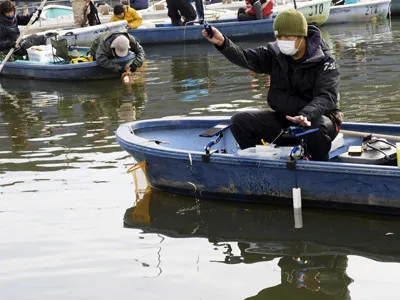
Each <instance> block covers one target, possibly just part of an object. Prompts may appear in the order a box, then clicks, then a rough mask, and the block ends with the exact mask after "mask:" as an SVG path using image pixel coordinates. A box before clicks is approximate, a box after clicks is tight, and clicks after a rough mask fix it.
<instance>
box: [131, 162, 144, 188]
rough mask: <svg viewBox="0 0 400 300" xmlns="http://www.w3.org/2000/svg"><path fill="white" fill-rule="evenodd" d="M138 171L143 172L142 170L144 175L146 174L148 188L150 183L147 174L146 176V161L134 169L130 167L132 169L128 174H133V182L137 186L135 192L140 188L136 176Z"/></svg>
mask: <svg viewBox="0 0 400 300" xmlns="http://www.w3.org/2000/svg"><path fill="white" fill-rule="evenodd" d="M138 169H141V170H142V172H143V174H144V178H145V179H146V183H147V186H148V185H149V182H148V180H147V174H146V161H140V162H138V163H136V164H134V165H133V166H132V167H130V168H129V169H128V170H127V171H126V173H132V176H133V182H134V184H135V190H138V188H139V185H138V181H137V175H136V171H137V170H138Z"/></svg>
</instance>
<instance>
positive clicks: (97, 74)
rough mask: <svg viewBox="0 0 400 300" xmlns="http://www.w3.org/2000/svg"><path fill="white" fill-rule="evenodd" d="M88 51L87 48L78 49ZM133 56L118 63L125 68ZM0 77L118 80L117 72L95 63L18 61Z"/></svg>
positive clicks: (5, 68) (56, 79) (10, 65)
mask: <svg viewBox="0 0 400 300" xmlns="http://www.w3.org/2000/svg"><path fill="white" fill-rule="evenodd" d="M76 49H81V50H82V49H84V50H87V51H88V50H89V48H79V47H77V48H76ZM134 57H135V56H134V54H133V53H132V54H130V55H128V56H127V57H124V58H119V59H118V63H119V64H121V65H122V66H125V65H126V64H127V63H129V62H130V61H132V60H133V59H134ZM1 77H13V78H30V79H43V80H52V81H73V80H79V81H82V80H98V79H106V78H118V77H120V74H119V73H118V72H112V71H111V70H108V69H106V68H103V67H100V66H98V65H97V63H96V61H93V62H84V63H78V64H44V63H38V62H29V61H20V62H7V63H6V64H5V65H4V67H3V70H2V72H1Z"/></svg>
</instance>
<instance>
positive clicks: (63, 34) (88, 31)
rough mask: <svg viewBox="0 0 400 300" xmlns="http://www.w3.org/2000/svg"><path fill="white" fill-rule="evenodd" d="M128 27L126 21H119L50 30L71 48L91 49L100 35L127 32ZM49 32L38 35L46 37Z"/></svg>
mask: <svg viewBox="0 0 400 300" xmlns="http://www.w3.org/2000/svg"><path fill="white" fill-rule="evenodd" d="M126 25H127V22H126V21H117V22H109V23H105V24H100V25H94V26H88V27H83V28H65V29H58V30H50V32H54V31H56V32H57V33H58V36H57V38H58V39H66V40H67V41H68V45H69V46H80V47H90V46H91V45H92V42H93V40H94V39H95V38H96V37H97V36H98V35H99V34H102V33H103V32H106V31H123V30H126ZM48 32H49V31H44V32H40V33H38V35H44V34H46V33H48Z"/></svg>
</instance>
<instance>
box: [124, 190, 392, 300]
mask: <svg viewBox="0 0 400 300" xmlns="http://www.w3.org/2000/svg"><path fill="white" fill-rule="evenodd" d="M138 198H139V199H138V200H137V202H136V204H135V205H134V206H133V207H130V208H128V209H127V210H126V212H125V215H124V224H125V226H126V227H129V228H137V229H141V230H142V231H143V233H145V234H157V235H163V236H166V237H172V238H195V237H202V238H207V239H208V241H209V243H210V244H211V245H212V246H213V247H215V248H218V249H221V251H222V253H223V256H224V259H222V260H212V262H214V263H223V264H227V265H236V264H254V263H262V262H268V261H274V260H278V263H277V266H278V267H279V268H280V272H281V282H280V284H279V285H276V286H271V287H267V288H265V289H263V290H262V291H260V292H256V291H254V294H256V296H253V297H250V298H248V299H270V298H269V297H272V298H274V297H278V296H279V295H280V296H281V297H283V296H286V297H288V298H287V299H291V297H295V296H296V297H297V299H350V292H349V289H348V287H349V285H350V284H351V283H352V282H353V280H355V278H350V277H349V275H347V273H346V270H347V264H348V257H349V256H354V255H356V256H361V257H365V258H368V259H372V260H376V261H382V262H400V251H399V249H400V248H399V247H400V239H399V237H398V236H396V235H394V234H393V233H396V234H397V233H399V232H400V222H398V220H397V218H391V217H383V216H375V215H371V214H370V215H365V214H343V213H338V212H332V211H325V212H324V213H321V211H317V210H315V211H314V210H310V209H308V210H306V211H305V212H304V215H303V219H304V223H305V225H304V227H303V228H302V229H294V224H293V212H292V209H290V208H288V209H284V208H282V207H279V208H275V207H268V206H265V205H263V206H257V205H252V206H250V207H249V206H248V205H245V204H231V203H224V202H214V201H204V200H198V199H192V198H186V197H177V196H174V195H171V194H168V193H165V192H160V191H155V190H153V191H152V190H151V189H149V188H147V189H146V190H145V191H144V192H141V193H138ZM160 259H161V260H162V258H160ZM246 299H247V298H246ZM283 299H286V298H283Z"/></svg>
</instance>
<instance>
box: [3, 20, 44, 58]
mask: <svg viewBox="0 0 400 300" xmlns="http://www.w3.org/2000/svg"><path fill="white" fill-rule="evenodd" d="M33 14H34V13H31V14H29V15H16V16H15V18H14V19H13V20H10V19H8V18H6V17H5V16H4V15H2V16H0V51H8V50H10V49H11V48H12V47H14V46H15V42H16V41H17V39H18V37H19V34H20V31H19V29H18V25H21V26H24V25H27V24H28V23H29V20H30V19H31V17H32V15H33ZM36 21H37V19H36V20H35V21H34V22H33V23H35V22H36ZM33 23H32V24H33Z"/></svg>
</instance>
